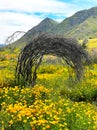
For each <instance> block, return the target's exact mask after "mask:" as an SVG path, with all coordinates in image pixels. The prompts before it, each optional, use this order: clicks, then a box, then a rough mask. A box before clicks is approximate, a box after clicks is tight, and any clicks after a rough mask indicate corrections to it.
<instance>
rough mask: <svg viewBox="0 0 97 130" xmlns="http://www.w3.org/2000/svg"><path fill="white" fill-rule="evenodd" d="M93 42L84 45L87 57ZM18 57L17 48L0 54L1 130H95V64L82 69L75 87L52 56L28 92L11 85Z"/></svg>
mask: <svg viewBox="0 0 97 130" xmlns="http://www.w3.org/2000/svg"><path fill="white" fill-rule="evenodd" d="M96 42H97V39H90V40H89V43H88V44H87V47H88V50H89V52H90V53H91V54H92V50H93V49H97V46H96ZM93 46H94V47H93ZM18 54H19V49H17V48H16V49H12V48H9V49H5V50H4V49H3V50H1V51H0V61H1V62H0V129H1V130H97V64H96V63H92V64H91V65H90V66H85V72H84V73H85V75H84V80H82V81H80V82H79V83H75V82H72V81H71V80H70V79H69V78H68V77H69V74H71V76H73V74H74V73H73V70H72V69H70V68H68V66H66V65H64V63H63V62H62V61H61V60H60V59H58V58H57V57H55V56H52V55H50V56H45V57H44V59H43V62H42V64H41V66H40V67H39V69H38V78H37V80H36V85H35V87H34V88H30V87H29V86H28V85H26V86H25V84H23V85H22V86H20V85H19V84H15V83H14V79H15V77H14V72H15V66H16V64H17V60H18V59H17V56H18ZM55 61H56V62H55ZM48 63H49V64H48ZM64 66H65V67H64ZM68 71H70V73H68ZM21 82H23V81H21Z"/></svg>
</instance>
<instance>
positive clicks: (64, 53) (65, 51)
mask: <svg viewBox="0 0 97 130" xmlns="http://www.w3.org/2000/svg"><path fill="white" fill-rule="evenodd" d="M46 54H52V55H56V56H58V57H61V58H63V59H64V60H65V61H66V63H67V64H68V65H69V66H70V67H72V68H73V69H74V71H75V75H76V78H77V79H78V80H80V78H81V77H82V75H83V63H85V62H88V61H89V57H88V54H87V52H86V51H85V50H84V48H83V47H82V46H81V45H80V44H79V43H78V41H76V40H75V39H72V38H63V37H62V36H55V35H48V34H41V35H39V36H38V37H37V38H35V39H34V40H33V41H32V42H31V43H29V44H28V45H26V47H25V48H24V49H23V50H22V51H21V53H20V55H19V59H18V64H17V67H16V75H17V77H18V80H20V79H21V77H22V78H23V79H24V80H25V81H26V82H28V83H29V84H31V85H32V86H34V84H35V81H36V78H37V69H38V67H39V65H40V63H41V61H42V57H43V55H46Z"/></svg>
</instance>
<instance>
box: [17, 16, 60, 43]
mask: <svg viewBox="0 0 97 130" xmlns="http://www.w3.org/2000/svg"><path fill="white" fill-rule="evenodd" d="M57 24H58V22H56V21H54V20H52V19H50V18H45V19H44V20H43V21H42V22H40V23H39V24H38V25H37V26H35V27H33V28H32V29H30V30H29V31H28V32H27V33H26V34H25V35H24V36H23V37H22V38H20V39H19V40H18V41H16V42H15V44H17V45H19V44H20V43H21V44H22V45H23V44H26V43H28V42H29V41H30V40H31V39H33V38H35V37H36V36H37V35H39V34H40V33H46V32H48V31H49V30H52V28H54V27H55V26H56V25H57ZM19 46H20V45H19Z"/></svg>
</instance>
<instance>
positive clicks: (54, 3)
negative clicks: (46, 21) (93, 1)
mask: <svg viewBox="0 0 97 130" xmlns="http://www.w3.org/2000/svg"><path fill="white" fill-rule="evenodd" d="M74 8H75V6H74V5H72V4H67V3H65V2H60V1H58V0H16V1H14V0H2V2H1V3H0V9H3V10H5V9H7V10H9V9H10V10H18V11H25V12H29V11H30V12H32V13H34V12H45V13H48V12H49V13H52V12H53V13H62V14H63V13H64V15H65V14H67V15H68V14H69V12H71V11H73V12H74V10H75V9H74ZM73 12H72V13H73Z"/></svg>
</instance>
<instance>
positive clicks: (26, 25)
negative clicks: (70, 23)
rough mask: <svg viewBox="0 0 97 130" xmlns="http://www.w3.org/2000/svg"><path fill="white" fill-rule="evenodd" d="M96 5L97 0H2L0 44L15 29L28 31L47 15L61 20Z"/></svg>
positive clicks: (0, 5) (0, 7)
mask: <svg viewBox="0 0 97 130" xmlns="http://www.w3.org/2000/svg"><path fill="white" fill-rule="evenodd" d="M94 6H97V0H0V44H2V43H5V40H6V38H7V37H8V36H10V35H11V34H12V33H14V32H15V31H20V30H21V31H25V32H27V31H28V30H29V29H31V28H32V27H33V26H36V25H37V24H39V23H40V22H41V21H42V20H43V19H44V18H46V17H50V18H52V19H54V20H56V21H58V22H61V21H62V20H64V19H65V18H66V17H70V16H71V15H73V14H74V13H76V12H77V11H80V10H83V9H89V8H91V7H94Z"/></svg>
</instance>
